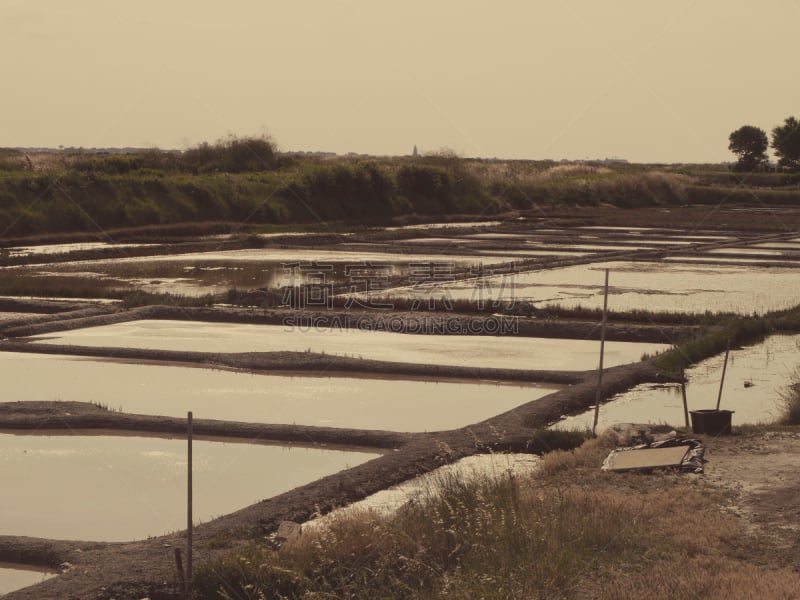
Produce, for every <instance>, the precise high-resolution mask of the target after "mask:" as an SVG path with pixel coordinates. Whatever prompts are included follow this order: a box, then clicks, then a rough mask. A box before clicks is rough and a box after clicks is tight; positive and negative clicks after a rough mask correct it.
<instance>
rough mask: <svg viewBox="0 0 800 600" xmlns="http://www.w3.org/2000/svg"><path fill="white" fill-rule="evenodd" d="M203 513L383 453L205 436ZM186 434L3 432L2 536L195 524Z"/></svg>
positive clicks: (200, 459) (197, 470)
mask: <svg viewBox="0 0 800 600" xmlns="http://www.w3.org/2000/svg"><path fill="white" fill-rule="evenodd" d="M192 456H193V460H192V463H193V476H192V478H193V483H194V502H193V507H194V508H193V510H194V512H193V514H194V516H195V522H196V523H201V522H205V521H209V520H211V519H213V518H215V517H219V516H221V515H225V514H227V513H230V512H233V511H235V510H237V509H240V508H244V507H245V506H249V505H250V504H253V503H254V502H257V501H259V500H263V499H265V498H269V497H272V496H275V495H277V494H280V493H282V492H285V491H288V490H290V489H292V488H295V487H297V486H299V485H303V484H305V483H308V482H311V481H314V480H316V479H319V478H320V477H323V476H325V475H330V474H332V473H336V472H338V471H340V470H342V469H347V468H350V467H353V466H355V465H358V464H361V463H363V462H366V461H367V460H370V459H372V458H375V457H377V456H378V454H373V453H365V452H345V451H339V450H317V449H308V448H288V447H280V446H266V445H259V444H247V443H241V444H233V443H222V442H207V441H195V442H194V444H193V452H192ZM186 471H187V459H186V441H185V440H178V439H163V438H151V437H148V438H145V437H125V436H86V435H81V436H78V435H58V436H34V435H21V436H20V435H11V434H0V481H2V482H3V493H2V494H0V535H24V536H34V537H46V538H56V539H77V540H98V541H123V540H132V539H143V538H146V537H148V536H156V535H161V534H164V533H168V532H171V531H176V530H180V529H184V528H185V527H186Z"/></svg>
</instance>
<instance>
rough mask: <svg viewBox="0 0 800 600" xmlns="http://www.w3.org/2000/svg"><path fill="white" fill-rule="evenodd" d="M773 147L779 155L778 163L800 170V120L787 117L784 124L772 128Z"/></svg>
mask: <svg viewBox="0 0 800 600" xmlns="http://www.w3.org/2000/svg"><path fill="white" fill-rule="evenodd" d="M772 148H773V149H774V150H775V155H776V156H777V157H778V165H779V166H781V167H784V168H787V169H791V170H793V171H798V170H800V122H798V121H797V119H795V118H794V117H789V118H787V119H786V120H785V121H784V122H783V125H778V126H777V127H775V128H774V129H773V130H772Z"/></svg>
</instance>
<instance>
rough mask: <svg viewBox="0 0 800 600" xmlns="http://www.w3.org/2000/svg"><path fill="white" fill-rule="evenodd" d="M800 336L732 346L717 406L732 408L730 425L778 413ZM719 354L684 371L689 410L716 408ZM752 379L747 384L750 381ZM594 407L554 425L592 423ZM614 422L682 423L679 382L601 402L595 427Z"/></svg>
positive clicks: (799, 354) (797, 362)
mask: <svg viewBox="0 0 800 600" xmlns="http://www.w3.org/2000/svg"><path fill="white" fill-rule="evenodd" d="M799 348H800V336H798V335H773V336H771V337H769V338H767V339H766V340H764V342H763V343H761V344H756V345H753V346H746V347H743V348H739V349H734V350H731V353H730V356H729V358H728V367H727V369H726V372H725V382H724V385H723V390H722V401H721V402H720V408H722V409H726V410H733V411H735V413H734V415H733V418H732V421H733V424H734V425H741V424H743V423H759V422H771V421H774V420H775V418H776V417H777V416H778V414H779V404H780V399H781V393H782V391H783V390H784V389H785V387H786V386H787V385H788V384H789V382H790V381H791V380H792V378H793V376H794V375H795V373H796V371H797V368H798V367H799V366H800V351H799ZM723 362H724V353H723V354H721V355H717V356H714V357H712V358H709V359H707V360H704V361H702V362H700V363H698V364H697V365H695V366H693V367H691V368H689V369H687V370H686V376H687V378H688V383H687V385H686V399H687V404H688V406H689V410H690V411H691V410H703V409H708V408H715V407H716V404H717V396H718V394H719V384H720V379H721V377H722V365H723ZM745 384H747V385H745ZM750 384H752V385H750ZM593 418H594V411H593V410H590V411H586V412H585V413H582V414H580V415H576V416H572V417H568V418H566V419H564V420H562V421H560V422H559V423H558V424H557V425H556V426H557V427H559V428H579V429H581V428H586V427H589V428H591V426H592V422H593ZM615 423H667V424H670V425H674V426H681V425H683V424H684V416H683V399H682V396H681V390H680V386H679V385H677V384H670V385H653V384H645V385H640V386H637V387H635V388H633V389H632V390H630V391H628V392H626V393H624V394H619V395H617V396H615V397H614V398H613V399H612V400H611V401H610V402H609V403H607V404H603V405H601V406H600V418H599V421H598V428H599V429H605V428H606V427H608V426H610V425H613V424H615Z"/></svg>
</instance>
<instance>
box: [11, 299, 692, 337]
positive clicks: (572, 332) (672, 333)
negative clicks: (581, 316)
mask: <svg viewBox="0 0 800 600" xmlns="http://www.w3.org/2000/svg"><path fill="white" fill-rule="evenodd" d="M61 315H63V316H61ZM61 315H58V314H54V315H48V316H42V315H37V316H31V317H30V318H28V319H14V320H11V321H8V322H7V323H4V324H0V334H2V335H5V336H6V337H27V336H32V335H43V334H46V333H52V332H56V331H67V330H71V329H80V328H83V327H97V326H101V325H111V324H113V323H120V322H124V321H135V320H139V319H154V320H171V321H202V322H208V323H242V324H252V325H281V326H285V327H300V328H308V329H311V328H313V329H317V328H337V329H359V330H367V331H388V332H403V333H410V334H419V335H486V336H498V335H499V336H517V337H543V338H562V339H576V340H599V339H600V324H599V323H597V322H596V321H580V320H569V319H563V318H558V319H546V318H545V319H539V318H531V317H519V316H514V315H500V314H498V315H488V316H482V315H469V314H461V313H455V312H393V313H391V314H385V313H383V312H382V311H354V310H328V311H311V310H301V311H300V310H283V309H253V308H232V307H220V308H205V307H181V306H146V307H141V308H134V309H130V310H128V309H124V308H121V307H119V306H115V305H113V306H92V307H88V308H81V309H80V310H78V311H72V312H69V313H61ZM698 331H699V327H697V326H691V325H687V326H684V325H661V324H656V325H650V324H640V323H609V324H608V325H607V327H606V339H607V340H608V341H620V342H643V343H665V344H672V343H674V342H675V340H680V339H686V338H688V337H690V336H693V335H696V333H697V332H698Z"/></svg>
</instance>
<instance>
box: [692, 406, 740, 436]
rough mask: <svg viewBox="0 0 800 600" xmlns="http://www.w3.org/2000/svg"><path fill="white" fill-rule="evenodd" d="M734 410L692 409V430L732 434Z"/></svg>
mask: <svg viewBox="0 0 800 600" xmlns="http://www.w3.org/2000/svg"><path fill="white" fill-rule="evenodd" d="M733 412H734V411H732V410H715V409H713V408H709V409H705V410H690V411H689V414H691V415H692V432H693V433H705V434H706V435H715V436H716V435H730V433H731V415H732V414H733Z"/></svg>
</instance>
